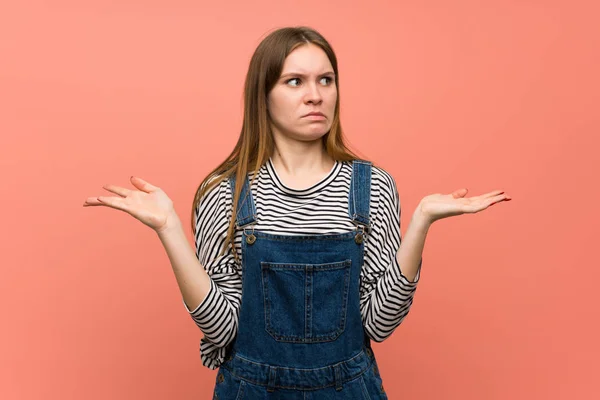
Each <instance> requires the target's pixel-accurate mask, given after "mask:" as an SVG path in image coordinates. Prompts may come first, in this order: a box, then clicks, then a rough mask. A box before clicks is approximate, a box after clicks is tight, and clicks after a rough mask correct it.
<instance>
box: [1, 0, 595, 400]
mask: <svg viewBox="0 0 600 400" xmlns="http://www.w3.org/2000/svg"><path fill="white" fill-rule="evenodd" d="M4 3H5V4H3V5H2V6H1V7H0V10H1V11H0V58H1V61H0V133H1V135H0V163H1V168H0V171H1V172H0V173H1V182H2V185H1V187H0V190H1V191H2V197H1V210H2V211H3V213H2V216H3V218H2V222H3V228H2V229H1V230H0V232H1V235H2V241H1V243H2V248H3V249H2V261H1V263H2V278H1V279H0V303H1V304H2V305H3V307H2V310H3V311H2V323H3V324H2V329H1V330H0V398H2V399H27V400H29V399H61V400H66V399H90V400H91V399H167V398H172V399H208V398H210V396H211V393H212V389H213V383H214V377H215V373H216V372H215V371H212V370H208V369H206V368H204V367H202V366H201V362H200V357H199V353H198V343H199V339H200V331H199V330H198V329H197V328H196V326H195V325H194V323H193V322H192V320H191V319H190V318H189V317H188V315H187V313H186V312H185V309H184V308H183V305H182V302H181V297H180V293H179V290H178V288H177V284H176V282H175V279H174V276H173V273H172V271H171V269H170V264H169V262H168V259H167V256H166V253H165V252H164V250H163V248H162V246H161V244H160V242H159V240H158V238H157V236H156V235H155V233H154V232H152V231H151V230H150V229H149V228H148V227H146V226H144V225H143V224H141V223H140V222H138V221H136V220H135V219H133V218H132V217H130V216H129V215H127V214H125V213H122V212H119V211H116V210H112V209H108V208H84V207H82V204H83V202H84V200H85V199H86V198H87V197H88V196H94V195H108V194H109V193H108V192H106V191H103V189H102V185H103V184H105V183H112V184H116V185H121V186H128V187H130V184H129V182H128V178H129V176H130V175H137V176H140V177H142V178H144V179H146V180H148V181H149V182H151V183H153V184H155V185H158V186H160V187H162V188H163V189H164V190H165V191H166V192H167V194H168V195H169V196H170V197H171V198H172V199H173V200H174V202H175V207H176V209H177V211H178V213H179V215H180V217H181V218H182V219H183V220H184V221H185V223H186V226H187V224H188V223H189V219H188V216H189V212H190V206H191V201H192V196H193V193H194V190H195V189H196V186H197V185H198V184H199V183H200V181H201V179H202V178H203V177H204V176H205V174H206V173H207V172H208V171H209V169H210V168H212V167H213V166H215V165H216V164H217V163H218V162H220V161H221V160H222V159H223V158H224V157H225V156H226V155H227V154H228V152H229V151H230V149H231V148H232V147H233V145H234V143H235V141H236V139H237V135H238V132H239V128H240V124H241V107H242V87H243V80H244V75H245V72H246V69H247V66H248V61H249V59H250V56H251V54H252V52H253V50H254V48H255V47H256V45H257V44H258V42H259V41H260V38H261V37H262V36H263V35H264V34H266V33H267V31H269V30H271V29H273V28H277V27H282V26H286V25H299V24H307V25H310V26H312V27H314V28H316V29H318V30H320V31H321V32H322V33H323V34H324V35H325V37H327V38H328V39H329V40H330V41H331V43H332V45H333V47H334V49H335V50H336V52H337V55H338V57H339V61H340V79H341V85H340V95H341V99H342V121H343V127H344V128H345V131H346V133H347V137H348V138H349V139H350V142H351V143H352V145H353V146H354V147H355V148H357V149H359V150H360V152H361V154H363V155H364V156H365V157H366V158H369V159H372V160H375V161H376V162H379V163H380V164H381V165H382V166H383V167H384V168H386V169H387V170H388V171H389V172H390V173H391V174H392V175H393V176H394V177H395V179H396V181H397V184H398V189H399V191H400V196H401V202H402V209H403V214H402V224H403V226H402V230H403V231H404V230H405V229H406V227H407V225H408V223H409V219H410V216H411V214H412V212H413V210H414V207H415V206H416V204H417V203H418V201H419V200H420V199H421V198H422V197H423V196H425V195H427V194H430V193H436V192H444V193H447V192H451V191H453V190H455V189H458V188H461V187H467V188H469V189H470V194H471V195H477V194H481V193H485V192H488V191H492V190H495V189H504V190H506V192H507V193H508V194H509V195H510V196H511V197H512V198H513V201H511V202H509V203H501V204H499V205H496V206H495V207H492V208H490V209H488V210H486V211H484V212H482V213H480V214H476V215H463V216H459V217H453V218H449V219H445V220H442V221H438V222H436V223H435V224H434V226H433V227H432V229H431V230H430V234H429V236H428V239H427V243H426V245H425V253H424V265H423V272H422V280H421V283H420V286H419V289H418V292H417V294H416V298H415V303H414V306H413V309H412V311H411V314H410V315H409V316H408V318H407V319H406V320H405V322H404V323H403V324H402V325H401V326H400V327H399V328H398V330H397V331H396V332H395V333H394V334H393V335H392V336H391V337H390V338H389V339H388V340H386V341H385V342H383V343H375V344H374V348H375V352H376V355H377V356H378V360H379V363H380V367H381V374H382V377H383V380H384V386H385V388H386V391H387V392H388V394H389V396H390V399H461V400H466V399H592V398H599V397H600V390H599V389H598V386H597V385H593V384H592V378H597V375H598V355H599V346H598V342H597V338H598V336H600V332H599V328H598V324H599V323H598V278H599V277H600V273H599V272H598V267H599V266H600V262H599V257H598V245H597V243H596V242H597V237H598V234H597V232H598V227H599V224H598V222H599V211H598V209H599V207H598V205H599V204H600V203H599V201H600V196H599V192H600V191H599V189H598V185H597V183H596V184H595V183H594V182H597V181H598V178H597V176H595V175H597V172H598V171H599V170H600V168H599V165H598V162H597V161H595V157H596V155H597V153H598V150H599V147H598V144H599V141H598V132H599V127H600V123H599V117H598V115H599V114H598V99H599V98H598V93H599V89H600V88H599V80H598V76H597V71H598V69H599V66H598V54H599V52H598V49H599V44H600V42H599V35H598V32H597V30H594V28H593V27H594V26H596V27H597V15H598V11H599V10H598V8H599V7H598V6H597V5H595V4H594V3H593V2H591V1H590V2H587V3H588V4H586V2H566V1H563V2H551V1H505V2H477V1H466V0H461V1H453V2H446V1H439V0H438V1H428V2H416V1H415V2H391V1H389V2H383V1H368V2H366V1H365V2H357V3H359V5H353V4H352V3H349V2H347V1H341V0H337V1H333V2H331V1H329V2H316V1H303V2H292V1H273V0H271V1H266V0H261V1H252V2H242V1H239V2H236V3H235V4H234V3H229V4H228V3H227V2H210V3H202V2H192V1H177V0H172V1H166V0H162V1H159V0H154V1H131V0H129V1H119V2H90V1H86V2H80V1H67V0H62V1H53V2H46V1H19V2H4ZM113 3H114V4H113ZM561 3H562V4H561ZM116 4H118V5H116ZM567 4H568V5H567ZM594 71H596V72H594ZM187 234H188V237H189V239H190V242H191V234H190V232H189V231H187Z"/></svg>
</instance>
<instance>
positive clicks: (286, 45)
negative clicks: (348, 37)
mask: <svg viewBox="0 0 600 400" xmlns="http://www.w3.org/2000/svg"><path fill="white" fill-rule="evenodd" d="M339 110H340V98H339V80H338V66H337V59H336V56H335V54H334V52H333V50H332V48H331V46H330V45H329V43H328V42H327V41H326V40H325V39H324V38H323V37H322V36H321V35H320V34H319V33H318V32H316V31H315V30H313V29H310V28H306V27H296V28H283V29H279V30H276V31H274V32H272V33H271V34H270V35H268V36H267V37H266V38H265V39H264V40H263V41H262V42H261V43H260V44H259V46H258V48H257V49H256V51H255V53H254V55H253V57H252V59H251V61H250V67H249V70H248V74H247V77H246V84H245V103H244V120H243V126H242V129H241V133H240V137H239V140H238V142H237V144H236V146H235V148H234V149H233V151H232V152H231V154H230V155H229V156H228V157H227V159H226V160H225V161H224V162H223V163H222V164H221V165H219V166H218V167H217V168H215V169H214V170H213V171H212V172H211V173H209V174H208V176H207V177H206V178H205V179H204V180H203V182H202V183H201V184H200V187H199V188H198V190H197V192H196V195H195V198H194V203H193V207H192V231H193V233H194V237H195V244H196V251H195V252H194V249H192V248H191V246H189V244H188V242H187V239H186V237H185V234H184V231H183V228H182V226H183V224H182V223H181V221H180V220H179V218H178V216H177V214H176V212H175V210H174V209H173V204H172V202H171V200H170V199H169V198H168V196H167V195H166V194H165V193H164V192H163V191H162V190H161V189H160V188H159V187H157V186H154V185H152V184H150V183H148V182H146V181H144V180H142V179H140V178H137V177H131V183H132V184H133V186H134V187H135V188H136V189H137V190H131V189H126V188H122V187H117V186H114V185H106V186H104V188H105V189H106V190H108V191H109V192H112V193H115V194H117V195H118V197H114V196H113V197H105V196H100V197H91V198H88V199H87V200H86V202H85V204H84V206H100V205H101V206H108V207H111V208H115V209H118V210H122V211H125V212H127V213H129V214H130V215H132V216H133V217H135V218H137V219H139V220H140V221H141V222H143V223H144V224H146V225H148V226H150V227H151V228H152V229H154V230H155V231H156V232H157V234H158V236H159V238H160V240H161V242H162V243H163V245H164V247H165V249H166V251H167V254H168V256H169V259H170V261H171V264H172V267H173V271H174V273H175V276H176V279H177V282H178V285H179V288H180V290H181V293H182V296H183V301H184V305H185V307H186V310H187V311H188V312H189V313H190V315H191V317H192V318H193V319H194V321H195V323H196V324H197V325H198V327H199V328H200V329H201V330H202V332H203V333H204V337H203V338H202V339H201V345H200V350H201V356H202V362H203V364H204V365H205V366H207V367H209V368H211V369H216V368H219V371H218V373H217V378H216V385H215V391H214V398H215V399H242V398H243V399H267V398H268V399H292V400H293V399H319V400H320V399H386V398H387V396H386V394H385V391H384V389H383V384H382V380H381V376H380V374H379V371H378V368H377V362H376V360H375V356H374V354H373V351H372V349H371V346H370V341H371V340H375V341H377V342H381V341H383V340H384V339H386V338H387V337H389V336H390V335H391V334H392V332H393V331H394V330H395V328H396V327H397V326H398V325H399V324H400V323H401V322H402V320H403V319H404V318H405V317H406V315H407V314H408V312H409V309H410V306H411V304H412V301H413V296H414V292H415V289H416V285H417V282H418V280H419V272H420V267H421V261H422V259H421V255H422V252H423V246H424V243H425V237H426V235H427V232H428V230H429V227H430V226H431V224H432V223H433V222H434V221H437V220H439V219H442V218H446V217H450V216H454V215H460V214H464V213H476V212H479V211H482V210H484V209H486V208H487V207H489V206H491V205H492V204H495V203H497V202H501V201H507V200H510V198H509V197H508V196H507V195H506V194H504V192H502V191H494V192H491V193H488V194H484V195H481V196H477V197H472V198H465V195H466V193H467V190H466V189H459V190H457V191H455V192H453V193H451V194H433V195H429V196H426V197H425V198H423V199H422V200H421V202H420V203H419V205H418V207H417V209H416V210H415V212H414V214H413V215H412V219H411V222H410V225H409V227H408V229H407V231H406V235H405V236H404V238H403V239H402V246H400V241H401V235H400V203H399V196H398V192H397V188H396V184H395V181H394V179H393V178H392V176H391V175H390V174H388V173H387V172H386V171H385V170H383V169H382V168H379V167H377V166H375V165H374V164H373V163H372V162H370V161H366V160H362V159H360V158H359V157H357V156H356V155H355V154H353V153H352V152H351V151H350V150H349V149H348V148H347V147H346V145H345V144H344V140H343V136H342V129H341V124H340V119H339Z"/></svg>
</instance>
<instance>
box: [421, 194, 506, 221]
mask: <svg viewBox="0 0 600 400" xmlns="http://www.w3.org/2000/svg"><path fill="white" fill-rule="evenodd" d="M468 191H469V190H468V189H466V188H463V189H458V190H456V191H454V192H452V193H450V194H439V193H436V194H432V195H429V196H425V197H424V198H423V199H422V200H421V203H419V207H418V208H419V211H420V213H421V214H422V216H423V217H424V218H425V219H427V220H428V221H429V222H430V223H433V222H434V221H437V220H438V219H442V218H447V217H452V216H455V215H460V214H473V213H477V212H479V211H483V210H485V209H486V208H488V207H490V206H491V205H494V204H496V203H498V202H501V201H510V200H512V199H511V197H510V196H508V195H506V194H504V191H501V190H495V191H493V192H489V193H486V194H482V195H480V196H474V197H465V196H466V194H467V192H468Z"/></svg>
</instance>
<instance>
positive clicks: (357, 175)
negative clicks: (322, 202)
mask: <svg viewBox="0 0 600 400" xmlns="http://www.w3.org/2000/svg"><path fill="white" fill-rule="evenodd" d="M372 164H373V163H371V162H370V161H365V160H354V161H352V177H351V180H350V191H349V193H348V215H349V216H350V218H352V222H354V224H356V225H363V226H364V227H365V230H366V231H369V230H370V227H371V224H370V220H369V202H370V200H371V168H372Z"/></svg>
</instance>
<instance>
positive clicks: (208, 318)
mask: <svg viewBox="0 0 600 400" xmlns="http://www.w3.org/2000/svg"><path fill="white" fill-rule="evenodd" d="M226 190H227V186H226V181H224V182H221V184H220V185H217V186H216V187H214V188H213V189H211V191H209V192H208V193H207V194H206V195H205V196H204V197H203V198H202V199H201V201H200V203H199V205H198V207H196V210H195V221H196V236H195V246H196V256H197V257H198V260H199V261H200V264H202V265H203V266H204V269H205V270H206V271H207V273H208V275H209V276H210V278H211V284H210V290H209V292H208V294H207V295H206V297H205V298H204V300H203V301H202V302H201V303H200V304H199V305H198V307H196V308H195V309H194V310H190V309H189V308H188V306H187V305H186V304H185V302H184V306H185V308H186V310H187V311H188V313H189V314H190V316H191V317H192V319H193V320H194V322H195V323H196V325H197V326H198V327H199V328H200V330H201V331H202V332H203V333H204V337H203V338H201V341H200V353H201V359H202V363H203V365H205V366H207V367H208V368H210V369H216V368H218V366H219V365H220V364H221V363H222V362H223V360H224V356H225V346H227V344H229V343H230V342H231V341H232V340H233V339H234V338H235V336H236V334H237V326H238V317H239V310H240V303H241V297H242V278H241V273H240V272H239V267H238V266H237V264H236V261H235V258H234V256H233V252H232V248H231V245H229V246H228V249H227V252H226V253H225V254H224V255H221V256H220V255H219V253H220V251H221V249H222V247H223V245H224V242H225V238H226V236H227V228H228V224H229V218H230V217H228V215H227V212H226V207H225V197H226V193H225V191H226Z"/></svg>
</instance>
